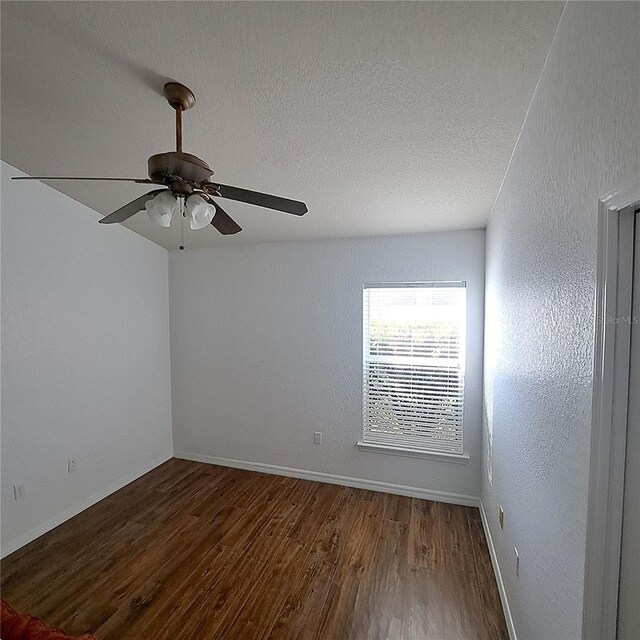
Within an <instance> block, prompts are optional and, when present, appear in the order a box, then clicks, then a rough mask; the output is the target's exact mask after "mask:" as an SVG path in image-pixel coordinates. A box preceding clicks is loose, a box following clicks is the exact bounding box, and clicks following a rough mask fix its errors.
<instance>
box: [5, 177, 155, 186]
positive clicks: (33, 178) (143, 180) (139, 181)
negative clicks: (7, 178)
mask: <svg viewBox="0 0 640 640" xmlns="http://www.w3.org/2000/svg"><path fill="white" fill-rule="evenodd" d="M11 179H12V180H116V181H118V182H137V183H138V184H156V182H154V181H153V180H149V178H78V177H74V178H72V177H67V176H16V177H14V178H11Z"/></svg>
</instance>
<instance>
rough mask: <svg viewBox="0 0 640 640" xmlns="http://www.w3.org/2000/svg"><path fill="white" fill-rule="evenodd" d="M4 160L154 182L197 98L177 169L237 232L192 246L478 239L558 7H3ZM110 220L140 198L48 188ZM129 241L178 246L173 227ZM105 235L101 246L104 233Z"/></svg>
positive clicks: (97, 187) (80, 186)
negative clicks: (191, 176) (177, 114)
mask: <svg viewBox="0 0 640 640" xmlns="http://www.w3.org/2000/svg"><path fill="white" fill-rule="evenodd" d="M1 11H2V76H1V79H2V159H3V160H5V161H6V162H8V163H10V164H12V165H14V166H16V167H18V168H19V169H21V170H23V171H26V172H27V173H30V174H31V175H37V174H48V175H105V176H121V175H124V176H134V177H145V176H146V160H147V157H148V156H150V155H152V154H154V153H160V152H163V151H169V150H172V149H173V148H174V144H175V142H174V129H173V127H174V114H173V110H172V109H171V108H170V107H169V106H168V105H167V103H166V102H165V100H164V98H163V97H162V86H163V84H164V82H165V81H167V80H177V81H180V82H183V83H184V84H187V85H188V86H190V87H191V88H192V89H193V91H194V93H195V94H196V99H197V104H196V106H195V108H194V109H192V110H191V111H189V112H187V113H186V114H185V118H184V126H185V139H184V147H185V151H188V152H190V153H194V154H196V155H197V156H199V157H201V158H203V159H205V160H206V161H207V162H208V163H209V165H210V166H211V167H212V168H213V169H214V170H215V172H216V179H218V180H219V181H220V182H223V183H226V184H233V185H237V186H242V187H247V188H250V189H256V190H260V191H267V192H270V193H274V194H278V195H284V196H288V197H292V198H296V199H300V200H304V201H305V202H306V203H307V204H308V206H309V213H308V214H307V215H306V216H305V217H303V218H296V217H294V216H289V215H286V214H281V213H274V212H270V211H268V210H264V209H260V208H256V207H251V206H248V205H243V204H240V203H235V202H231V201H227V203H226V204H227V206H226V207H225V208H226V210H227V211H228V212H229V213H230V214H231V215H232V216H233V217H234V218H235V219H236V220H237V221H238V222H239V223H240V225H241V226H242V227H243V228H244V231H243V232H242V233H240V234H238V235H237V236H234V237H222V236H220V235H219V234H217V232H216V231H215V230H214V229H213V228H207V229H204V230H201V231H194V232H190V233H189V234H188V237H187V246H188V247H196V246H198V247H200V246H213V245H216V244H232V243H243V242H244V243H247V242H265V241H273V240H293V239H308V238H335V237H349V236H365V235H386V234H400V233H412V232H422V231H435V230H444V229H468V228H478V227H483V226H484V225H485V224H486V221H487V218H488V216H489V213H490V210H491V207H492V204H493V202H494V200H495V198H496V194H497V192H498V189H499V187H500V183H501V180H502V178H503V176H504V174H505V171H506V168H507V164H508V162H509V158H510V156H511V152H512V150H513V148H514V144H515V142H516V139H517V136H518V133H519V131H520V128H521V126H522V122H523V120H524V116H525V113H526V110H527V106H528V104H529V101H530V99H531V95H532V93H533V90H534V87H535V83H536V81H537V78H538V76H539V74H540V71H541V68H542V65H543V63H544V59H545V55H546V53H547V51H548V49H549V46H550V44H551V40H552V38H553V33H554V31H555V28H556V25H557V22H558V20H559V17H560V13H561V11H562V3H559V2H557V3H556V2H549V3H547V2H489V3H484V2H469V3H465V2H442V3H439V2H373V3H369V2H350V3H342V2H298V3H289V2H256V3H254V2H44V3H41V2H2V5H1ZM51 184H52V186H54V187H55V188H57V189H59V190H60V191H63V192H64V193H66V194H68V195H69V196H71V197H73V198H75V199H77V200H79V201H80V202H82V203H84V204H87V205H89V206H90V207H92V208H94V209H96V210H97V211H99V212H100V213H103V214H108V213H110V212H111V211H113V210H114V209H116V208H118V207H119V206H121V205H122V204H124V203H125V202H128V201H129V200H132V199H133V198H135V197H136V196H138V195H140V194H141V193H144V192H145V191H146V190H147V189H145V186H144V185H135V184H132V185H129V184H125V185H118V184H110V183H94V184H87V183H61V182H57V183H51ZM128 226H130V228H131V229H133V230H134V231H136V232H138V233H140V234H142V235H144V236H146V237H147V238H150V239H151V240H153V241H155V242H157V243H159V244H161V245H163V246H165V247H167V248H175V247H176V246H177V244H178V231H177V227H175V228H172V229H170V230H166V229H162V228H159V227H156V226H154V225H153V224H152V223H151V222H150V221H149V220H148V219H147V218H146V216H145V215H144V214H139V215H137V216H135V217H134V218H133V219H132V220H131V221H130V223H128ZM108 232H109V230H108V227H105V233H108Z"/></svg>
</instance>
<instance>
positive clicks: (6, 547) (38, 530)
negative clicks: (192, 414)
mask: <svg viewBox="0 0 640 640" xmlns="http://www.w3.org/2000/svg"><path fill="white" fill-rule="evenodd" d="M172 457H173V452H172V451H168V452H166V453H164V454H163V455H162V456H160V457H159V458H156V459H155V460H152V461H150V462H147V463H146V464H144V465H141V466H140V467H138V468H137V469H136V470H135V471H133V472H131V473H128V474H127V475H126V476H124V477H123V478H121V479H120V480H118V481H117V482H114V483H112V484H110V485H109V486H107V487H105V488H104V489H101V490H100V491H97V492H96V493H94V494H93V495H91V496H89V497H88V498H86V499H85V500H82V501H81V502H78V503H77V504H74V505H73V506H72V507H70V508H69V509H65V510H64V511H62V512H61V513H58V514H56V515H55V516H54V517H53V518H49V520H47V521H46V522H43V523H42V524H40V525H38V526H37V527H33V528H32V529H29V531H27V532H26V533H23V534H22V535H20V536H18V537H17V538H14V539H13V540H10V541H9V542H7V543H6V544H3V545H2V552H1V554H0V555H1V557H2V558H4V557H5V556H8V555H9V554H11V553H13V552H14V551H17V550H18V549H20V548H21V547H24V546H25V545H26V544H29V543H30V542H32V541H33V540H35V539H36V538H39V537H40V536H41V535H43V534H45V533H47V531H51V529H55V528H56V527H57V526H59V525H61V524H62V523H63V522H66V521H67V520H69V519H70V518H73V516H77V515H78V514H79V513H80V512H82V511H84V510H85V509H88V508H89V507H91V506H92V505H94V504H95V503H96V502H100V500H103V499H104V498H106V497H107V496H110V495H111V494H112V493H115V492H116V491H118V490H119V489H122V487H124V486H126V485H128V484H129V483H130V482H133V481H134V480H137V479H138V478H139V477H140V476H143V475H144V474H145V473H148V472H149V471H151V470H152V469H155V468H156V467H158V466H160V465H161V464H162V463H163V462H166V461H167V460H170V459H171V458H172Z"/></svg>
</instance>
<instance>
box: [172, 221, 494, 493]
mask: <svg viewBox="0 0 640 640" xmlns="http://www.w3.org/2000/svg"><path fill="white" fill-rule="evenodd" d="M308 215H313V212H311V213H309V214H308ZM404 280H406V281H415V280H466V281H467V283H468V347H467V349H468V354H467V355H468V365H467V366H468V371H467V379H466V405H465V411H466V420H465V434H464V438H465V450H466V452H468V453H469V454H470V455H471V460H470V461H469V463H468V464H466V465H461V464H453V463H447V462H441V461H433V460H424V459H414V458H400V457H397V456H392V455H387V454H378V453H368V452H363V451H360V450H358V449H357V448H356V442H357V441H358V440H359V439H361V436H362V284H363V283H364V282H367V281H404ZM169 281H170V309H171V357H172V383H173V416H174V448H175V451H176V455H184V454H188V455H191V456H193V454H196V455H198V456H203V455H204V456H216V457H221V458H229V459H234V460H241V461H249V462H259V463H264V464H269V465H277V466H284V467H289V468H296V469H302V470H307V471H316V472H321V473H327V474H332V475H339V476H347V477H351V478H358V479H367V480H374V481H378V482H387V483H394V484H400V485H406V486H411V487H419V488H426V489H430V490H434V491H443V492H450V493H455V494H463V495H471V496H478V488H479V479H480V436H481V419H480V412H481V384H482V383H481V374H482V371H481V368H482V323H483V286H484V282H483V281H484V232H483V231H468V232H455V233H441V234H440V233H439V234H424V235H414V236H396V237H387V238H370V239H355V240H354V239H351V240H335V241H333V240H331V241H308V242H291V243H274V244H258V245H251V246H240V247H224V248H214V249H199V250H193V251H185V252H171V253H170V257H169ZM314 431H321V432H323V434H324V444H323V445H322V446H317V445H314V444H313V432H314Z"/></svg>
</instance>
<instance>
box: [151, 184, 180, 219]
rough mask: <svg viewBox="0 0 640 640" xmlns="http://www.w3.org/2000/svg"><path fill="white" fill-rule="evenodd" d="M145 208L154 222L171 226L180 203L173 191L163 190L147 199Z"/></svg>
mask: <svg viewBox="0 0 640 640" xmlns="http://www.w3.org/2000/svg"><path fill="white" fill-rule="evenodd" d="M144 208H145V209H146V210H147V215H148V216H149V218H151V220H153V222H155V223H156V224H157V225H159V226H161V227H170V226H171V218H172V217H173V214H174V213H176V211H177V209H178V203H177V202H176V199H175V198H174V196H173V194H172V193H171V191H163V192H162V193H159V194H158V195H157V196H156V197H155V198H151V200H147V201H146V202H145V205H144Z"/></svg>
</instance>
